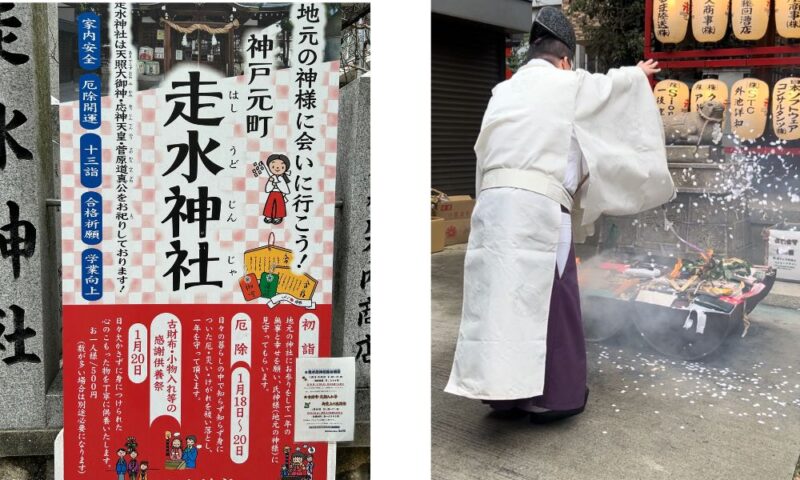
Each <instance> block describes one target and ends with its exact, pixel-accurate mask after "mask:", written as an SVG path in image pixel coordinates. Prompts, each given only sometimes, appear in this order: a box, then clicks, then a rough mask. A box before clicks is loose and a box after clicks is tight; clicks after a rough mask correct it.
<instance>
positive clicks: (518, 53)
mask: <svg viewBox="0 0 800 480" xmlns="http://www.w3.org/2000/svg"><path fill="white" fill-rule="evenodd" d="M528 38H529V35H528V34H527V33H526V34H525V36H524V38H523V39H522V41H521V42H520V44H519V45H517V46H515V47H513V48H512V49H511V56H509V57H508V60H507V63H508V68H509V69H510V70H511V72H512V73H516V72H517V69H518V68H519V67H521V66H523V65H525V58H526V57H527V56H528V41H529V40H528Z"/></svg>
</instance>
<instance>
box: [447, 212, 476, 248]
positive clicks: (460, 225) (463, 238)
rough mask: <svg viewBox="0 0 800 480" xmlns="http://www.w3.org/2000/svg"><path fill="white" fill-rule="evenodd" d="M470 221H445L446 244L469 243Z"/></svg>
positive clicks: (467, 219)
mask: <svg viewBox="0 0 800 480" xmlns="http://www.w3.org/2000/svg"><path fill="white" fill-rule="evenodd" d="M469 222H470V219H469V218H466V219H461V220H445V221H444V244H445V245H458V244H459V243H467V241H468V240H469Z"/></svg>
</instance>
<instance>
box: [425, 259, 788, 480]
mask: <svg viewBox="0 0 800 480" xmlns="http://www.w3.org/2000/svg"><path fill="white" fill-rule="evenodd" d="M463 261H464V251H463V248H458V247H451V248H450V249H448V250H446V251H445V252H442V253H438V254H434V255H433V256H432V285H433V286H432V299H433V300H432V382H433V385H432V387H431V388H432V390H431V398H432V411H431V415H432V419H433V421H432V423H433V425H432V478H433V479H447V480H462V479H476V480H478V479H480V480H488V479H492V480H493V479H515V480H527V479H541V480H549V479H573V478H575V479H578V478H580V479H583V478H587V479H588V478H591V479H594V480H602V479H608V480H612V479H613V480H625V479H637V480H639V479H648V480H656V479H671V480H681V479H687V480H689V479H691V480H696V479H748V480H761V479H763V480H782V479H786V480H791V479H792V476H793V475H792V474H793V472H794V469H795V464H796V463H797V460H798V455H800V312H798V311H797V310H795V309H789V308H781V307H775V306H770V305H759V307H758V308H757V309H756V310H755V311H754V312H753V315H752V317H751V319H752V321H753V325H752V327H751V328H750V332H749V333H748V336H747V337H746V338H744V339H741V340H739V339H736V338H733V339H730V340H729V341H728V343H727V344H726V345H724V346H723V349H722V350H721V351H719V352H718V353H717V354H715V355H714V356H713V357H712V358H711V359H708V360H707V361H705V362H702V363H688V362H682V361H676V360H672V359H668V358H665V357H663V356H661V355H660V354H657V353H655V352H653V351H652V350H649V349H648V348H647V347H645V346H643V345H641V344H640V343H639V341H638V340H637V339H636V338H635V335H628V336H625V337H622V338H619V339H615V340H613V341H611V342H606V343H603V344H589V345H588V359H589V387H590V389H591V395H590V396H589V403H588V406H587V409H586V412H584V414H583V415H581V416H579V417H576V418H574V419H570V420H567V421H565V422H563V423H561V424H558V425H548V426H535V425H531V424H528V423H527V422H525V421H524V420H504V419H498V418H493V417H491V416H489V415H488V413H489V410H488V408H487V407H486V406H484V405H481V404H480V402H478V401H474V400H468V399H464V398H460V397H456V396H453V395H450V394H446V393H444V392H443V391H442V389H443V388H444V386H445V384H446V383H447V377H448V375H449V372H450V366H451V362H452V358H453V351H454V349H455V341H456V336H457V333H458V323H459V320H460V314H461V283H462V266H463ZM788 290H792V289H791V288H788Z"/></svg>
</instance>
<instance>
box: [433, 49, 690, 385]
mask: <svg viewBox="0 0 800 480" xmlns="http://www.w3.org/2000/svg"><path fill="white" fill-rule="evenodd" d="M492 93H493V95H492V99H491V101H490V102H489V106H488V107H487V110H486V113H485V115H484V119H483V124H482V127H481V132H480V135H479V137H478V140H477V142H476V145H475V152H476V156H477V158H478V165H477V185H476V187H477V189H476V191H477V192H479V194H478V198H477V203H476V206H475V210H474V212H473V215H472V225H471V232H470V238H469V245H468V247H467V253H466V259H465V264H464V303H463V308H462V319H461V328H460V331H459V337H458V344H457V346H456V353H455V359H454V362H453V369H452V372H451V375H450V380H449V382H448V384H447V387H446V388H445V391H447V392H449V393H453V394H456V395H461V396H465V397H469V398H477V399H484V400H511V399H519V398H530V397H535V396H538V395H541V394H542V391H543V388H544V370H545V358H546V353H547V352H546V349H547V319H548V315H549V309H550V295H551V291H552V287H553V271H554V270H553V269H554V267H555V266H556V257H557V254H556V252H557V250H558V246H559V237H560V231H561V230H563V227H562V225H563V224H564V223H565V222H564V221H563V220H562V214H561V209H560V207H559V204H561V205H563V206H565V207H567V208H568V209H570V211H571V212H572V214H573V228H576V230H577V231H576V237H579V238H583V233H591V226H592V224H593V222H594V221H595V220H596V219H597V218H598V217H599V216H600V215H601V214H604V213H606V214H612V215H628V214H634V213H637V212H640V211H643V210H647V209H649V208H653V207H656V206H658V205H661V204H663V203H665V202H667V201H669V200H670V199H671V198H672V197H674V192H675V189H674V186H673V183H672V179H671V177H670V174H669V170H668V169H667V161H666V151H665V148H664V134H663V128H662V124H661V117H660V114H659V110H658V108H657V106H656V103H655V99H654V97H653V94H652V91H651V90H650V85H649V82H648V81H647V77H646V76H645V74H644V72H642V70H641V69H639V68H638V67H625V68H622V69H615V70H611V71H610V72H609V73H608V75H597V74H595V75H592V74H589V73H587V72H585V71H582V70H578V71H577V72H573V71H566V70H560V69H556V68H555V67H553V66H552V65H551V64H550V63H549V62H546V61H544V60H533V61H531V62H529V63H528V64H527V65H526V66H524V67H522V68H521V69H520V70H519V71H518V72H517V73H516V74H515V75H514V76H513V77H512V78H511V79H509V80H507V81H505V82H503V83H501V84H499V85H498V86H496V87H495V88H494V90H493V91H492ZM573 135H574V137H575V139H576V140H577V144H578V145H579V149H580V151H581V152H582V154H583V157H584V159H585V165H586V167H585V168H586V169H587V170H588V172H585V173H588V175H589V179H588V181H587V182H586V183H585V184H584V186H583V187H582V188H581V189H580V190H579V191H578V192H577V195H576V198H574V199H573V193H574V192H572V191H570V190H571V189H569V188H568V187H570V186H572V185H574V176H575V175H574V162H573V166H572V167H570V161H569V159H570V157H573V158H574V146H572V142H571V140H572V136H573ZM571 147H572V149H573V155H570V148H571ZM574 220H577V222H575V221H574ZM587 230H588V232H587ZM561 243H562V245H563V243H564V241H563V239H562V241H561ZM559 263H560V262H559Z"/></svg>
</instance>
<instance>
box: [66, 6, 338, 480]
mask: <svg viewBox="0 0 800 480" xmlns="http://www.w3.org/2000/svg"><path fill="white" fill-rule="evenodd" d="M71 6H72V7H73V13H74V15H73V16H71V17H70V16H69V15H62V16H63V17H65V18H64V24H65V25H69V26H70V27H71V28H64V29H62V32H61V35H60V40H61V42H60V43H61V46H60V48H61V52H60V58H61V59H62V60H63V61H66V62H72V63H71V64H69V63H68V64H66V65H65V64H63V62H62V65H61V66H60V69H61V72H60V73H61V91H62V98H61V107H60V132H61V133H60V135H61V139H60V140H61V142H60V143H61V149H60V154H61V196H62V200H61V222H62V248H63V261H62V264H63V265H62V274H63V304H64V333H63V337H64V347H63V355H64V411H65V424H64V444H65V460H64V461H65V478H66V479H67V480H75V479H79V478H87V479H104V478H108V479H123V478H124V479H136V480H145V479H147V480H162V479H165V480H166V479H181V480H200V479H206V480H210V479H222V478H225V479H228V480H251V479H268V480H272V479H292V480H324V479H328V478H333V473H334V472H333V470H334V469H333V468H332V464H333V459H334V457H335V452H334V451H333V449H334V447H333V445H330V446H329V445H328V444H326V443H309V442H299V443H298V442H295V441H294V439H293V433H294V422H295V398H294V397H295V391H294V388H295V373H296V372H295V362H296V359H297V358H299V357H325V356H328V355H329V354H330V328H331V297H332V278H333V272H332V267H333V225H334V209H335V198H334V192H335V172H336V138H337V121H338V93H339V91H338V84H339V62H338V58H339V57H338V55H339V51H338V48H339V47H338V44H337V42H338V41H339V29H340V26H339V25H340V17H339V12H338V6H337V5H335V4H322V3H317V4H311V3H298V4H286V3H282V4H269V3H261V4H239V3H236V4H234V3H203V4H163V3H159V4H128V3H111V4H74V5H71ZM65 39H66V41H65Z"/></svg>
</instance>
